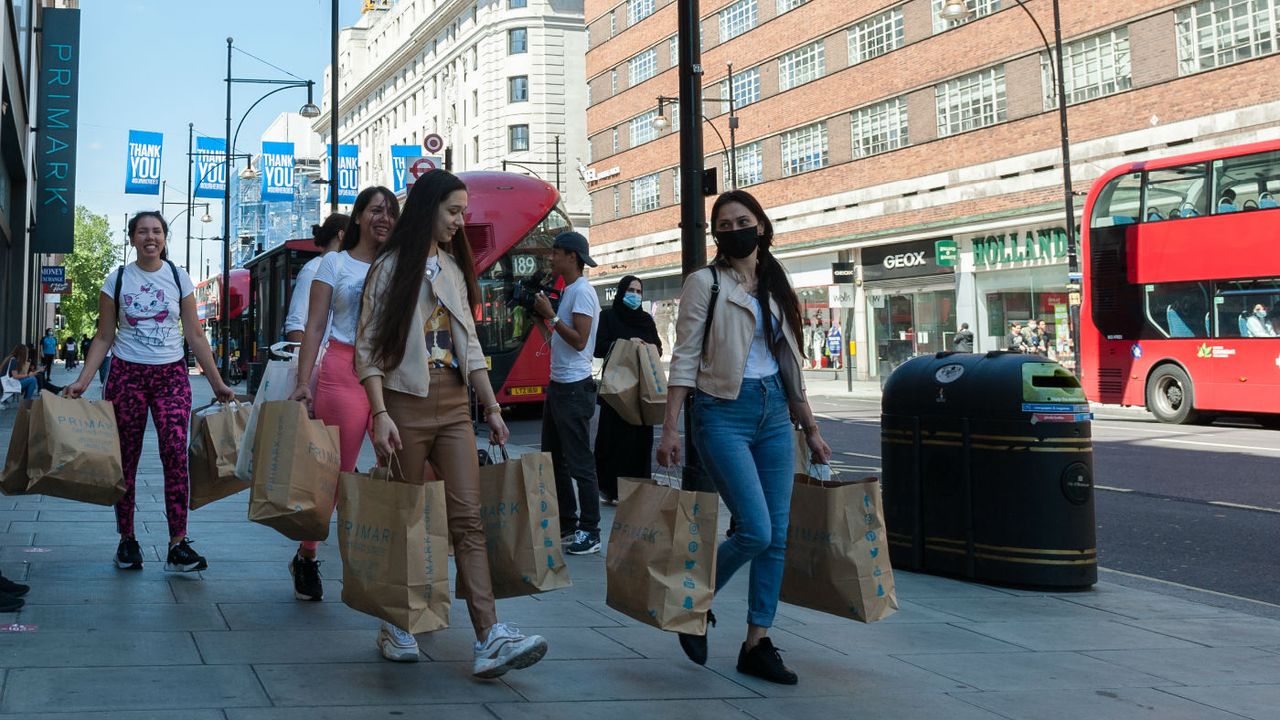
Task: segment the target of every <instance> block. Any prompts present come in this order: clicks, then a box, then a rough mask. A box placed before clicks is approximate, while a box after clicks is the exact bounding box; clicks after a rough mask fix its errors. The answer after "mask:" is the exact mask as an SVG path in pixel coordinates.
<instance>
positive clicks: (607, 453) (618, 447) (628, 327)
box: [595, 275, 662, 505]
mask: <svg viewBox="0 0 1280 720" xmlns="http://www.w3.org/2000/svg"><path fill="white" fill-rule="evenodd" d="M643 295H644V286H643V285H642V284H641V283H640V278H638V277H636V276H635V275H627V276H626V277H624V278H622V279H621V280H619V281H618V292H617V293H616V294H615V295H614V296H613V306H612V307H608V308H605V310H604V311H603V312H601V313H600V328H599V329H598V330H596V357H598V358H603V357H604V356H606V355H608V354H609V349H610V348H611V347H613V343H614V341H615V340H627V339H630V338H638V339H640V340H643V341H644V342H646V343H649V344H650V345H656V346H657V347H658V354H659V355H661V354H662V341H661V340H659V339H658V326H657V325H656V324H655V323H654V322H653V316H652V315H650V314H649V313H647V312H645V311H644V310H641V309H640V303H641V299H642V298H643ZM595 455H596V478H597V479H598V480H599V481H600V496H601V499H602V500H603V501H604V503H605V504H606V505H617V504H618V478H619V477H634V478H647V477H649V476H650V465H651V463H652V456H653V426H652V425H632V424H630V423H628V422H627V421H625V420H623V419H622V418H621V417H620V416H619V415H618V413H617V411H615V410H614V409H613V408H611V407H609V405H608V404H606V403H601V404H600V425H599V428H598V429H597V431H596V452H595Z"/></svg>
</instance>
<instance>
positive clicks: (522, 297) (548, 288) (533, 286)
mask: <svg viewBox="0 0 1280 720" xmlns="http://www.w3.org/2000/svg"><path fill="white" fill-rule="evenodd" d="M547 275H548V273H547V272H546V271H543V270H539V271H538V272H536V273H534V274H533V275H532V276H531V277H527V278H525V279H523V280H519V281H517V282H516V284H515V285H512V286H511V292H510V293H508V294H507V307H509V308H510V307H522V308H524V309H525V310H528V311H529V312H530V313H532V312H533V301H534V299H535V298H537V297H538V293H546V294H547V299H548V300H550V301H551V309H552V310H557V309H559V307H560V291H559V290H557V289H556V288H555V286H554V285H551V284H550V283H549V282H547Z"/></svg>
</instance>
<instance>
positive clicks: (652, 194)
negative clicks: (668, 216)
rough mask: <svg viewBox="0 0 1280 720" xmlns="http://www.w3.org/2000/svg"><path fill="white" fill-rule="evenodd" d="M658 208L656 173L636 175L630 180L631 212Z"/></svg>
mask: <svg viewBox="0 0 1280 720" xmlns="http://www.w3.org/2000/svg"><path fill="white" fill-rule="evenodd" d="M657 209H658V173H653V174H652V175H645V176H644V177H638V178H636V179H635V180H632V181H631V212H632V213H642V212H648V211H650V210H657Z"/></svg>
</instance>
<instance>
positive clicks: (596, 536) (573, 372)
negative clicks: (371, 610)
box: [533, 230, 600, 555]
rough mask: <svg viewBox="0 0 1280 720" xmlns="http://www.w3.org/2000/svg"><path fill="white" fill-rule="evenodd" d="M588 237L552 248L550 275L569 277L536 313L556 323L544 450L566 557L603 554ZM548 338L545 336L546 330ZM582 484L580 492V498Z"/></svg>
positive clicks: (564, 237) (595, 318)
mask: <svg viewBox="0 0 1280 720" xmlns="http://www.w3.org/2000/svg"><path fill="white" fill-rule="evenodd" d="M588 250H589V246H588V245H587V239H586V238H585V237H583V236H582V235H580V234H578V233H576V232H573V231H572V230H569V231H566V232H562V233H560V234H559V235H557V236H556V239H555V240H554V241H552V244H551V271H552V273H553V274H555V275H559V276H560V277H561V278H563V279H564V290H563V291H561V293H560V306H559V308H558V309H556V308H552V307H551V300H550V299H549V298H548V297H547V296H546V294H545V293H539V294H538V297H537V299H536V300H535V301H534V305H533V309H534V312H536V313H537V314H538V315H539V316H541V317H543V318H545V319H547V320H550V321H551V330H550V332H551V382H550V384H549V385H548V387H547V402H546V403H545V404H544V405H543V411H542V450H543V452H549V453H551V460H552V466H553V467H554V469H555V476H556V497H557V499H558V500H559V503H560V534H561V542H563V543H564V545H565V552H567V553H569V554H570V555H590V554H591V553H597V552H600V486H599V484H598V483H597V481H596V461H595V457H593V453H592V451H591V417H592V416H593V415H595V412H596V381H595V378H593V377H592V368H591V356H592V354H593V353H594V352H595V349H596V328H597V327H598V326H599V324H600V299H599V298H597V297H596V291H595V288H593V287H591V283H590V282H588V281H587V276H586V275H585V274H584V273H585V270H586V266H587V265H590V266H591V267H595V266H596V261H595V260H592V259H591V255H590V253H589V252H588ZM544 332H545V331H544ZM575 485H576V490H577V492H576V494H575V492H574V491H575Z"/></svg>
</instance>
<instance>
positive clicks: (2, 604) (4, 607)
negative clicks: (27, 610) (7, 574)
mask: <svg viewBox="0 0 1280 720" xmlns="http://www.w3.org/2000/svg"><path fill="white" fill-rule="evenodd" d="M26 603H27V601H26V600H23V599H22V598H20V597H14V596H13V595H9V594H7V593H0V612H18V610H20V609H21V608H22V606H23V605H25V604H26Z"/></svg>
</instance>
